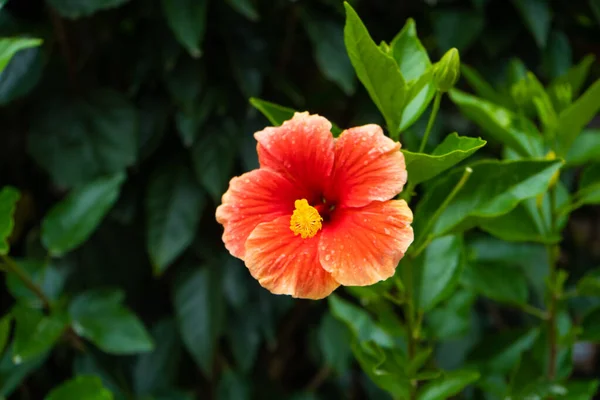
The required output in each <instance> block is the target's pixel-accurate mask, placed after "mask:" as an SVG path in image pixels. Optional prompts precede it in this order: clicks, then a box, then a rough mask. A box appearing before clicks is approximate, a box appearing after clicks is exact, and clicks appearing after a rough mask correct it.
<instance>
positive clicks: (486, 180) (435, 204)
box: [414, 160, 561, 243]
mask: <svg viewBox="0 0 600 400" xmlns="http://www.w3.org/2000/svg"><path fill="white" fill-rule="evenodd" d="M560 166H561V162H560V161H545V160H544V161H542V160H539V161H495V160H484V161H479V162H477V163H474V164H471V166H470V168H471V169H472V170H473V172H472V173H471V175H470V177H469V179H468V180H467V182H466V183H465V185H464V186H463V187H462V188H461V189H460V190H459V191H458V192H457V194H456V196H455V197H454V199H453V200H452V201H451V202H450V203H449V204H448V206H447V207H446V209H445V210H444V211H442V212H441V214H440V216H439V218H438V219H437V221H436V222H435V223H434V225H433V232H432V234H433V235H434V236H441V235H443V234H445V233H447V232H450V231H452V230H462V229H465V228H466V227H467V226H469V225H471V226H473V225H475V224H476V222H477V218H490V217H496V216H500V215H503V214H506V213H507V212H509V211H511V210H512V209H514V208H515V207H516V206H517V204H519V203H520V202H521V201H523V200H525V199H528V198H531V197H535V196H537V195H539V194H541V193H545V192H546V190H547V189H548V185H549V183H550V179H551V178H552V176H553V175H554V173H555V172H556V171H557V170H558V169H559V168H560ZM462 175H463V170H462V169H458V170H456V171H454V172H451V173H449V174H448V176H447V177H446V178H444V179H443V180H442V181H440V182H439V183H438V184H437V185H436V186H434V187H433V188H432V189H431V190H430V191H428V192H427V194H426V195H425V197H424V198H423V200H422V201H421V202H420V203H419V204H418V206H417V209H416V212H415V224H414V229H415V233H416V239H415V243H419V242H420V241H421V240H422V235H423V234H425V233H426V232H424V225H425V224H428V220H429V219H430V218H431V216H432V215H434V214H435V212H436V211H437V210H438V209H439V207H440V206H441V205H442V203H443V202H444V199H445V198H446V196H447V195H448V193H450V192H451V191H452V189H453V188H454V187H455V186H456V184H457V183H458V181H459V180H460V179H461V177H462Z"/></svg>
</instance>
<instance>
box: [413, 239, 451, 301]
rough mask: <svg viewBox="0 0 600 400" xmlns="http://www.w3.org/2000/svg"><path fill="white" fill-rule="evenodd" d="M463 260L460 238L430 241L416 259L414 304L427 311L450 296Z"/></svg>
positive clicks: (414, 267) (414, 266)
mask: <svg viewBox="0 0 600 400" xmlns="http://www.w3.org/2000/svg"><path fill="white" fill-rule="evenodd" d="M462 258H463V241H462V237H460V236H457V235H451V236H443V237H440V238H437V239H435V240H434V241H432V242H431V244H429V246H427V249H426V250H425V251H424V253H423V254H422V255H420V256H419V257H418V258H417V259H416V260H415V262H414V265H413V269H414V270H415V271H416V273H417V274H418V278H417V282H416V288H415V294H416V298H415V302H416V305H417V307H418V308H419V309H421V310H423V311H429V310H431V309H432V308H433V307H435V306H436V305H437V304H439V303H440V302H442V301H443V300H445V299H446V298H447V297H448V296H449V295H450V294H452V292H453V291H454V290H455V289H456V286H457V284H458V279H459V277H460V273H461V271H462V266H463V263H462V261H463V260H462Z"/></svg>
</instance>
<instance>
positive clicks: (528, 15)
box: [513, 0, 552, 48]
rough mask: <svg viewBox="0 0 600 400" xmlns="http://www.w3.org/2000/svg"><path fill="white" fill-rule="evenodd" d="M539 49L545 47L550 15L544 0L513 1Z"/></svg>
mask: <svg viewBox="0 0 600 400" xmlns="http://www.w3.org/2000/svg"><path fill="white" fill-rule="evenodd" d="M513 3H514V4H515V7H516V8H517V10H518V11H519V13H520V14H521V17H522V18H523V21H524V22H525V26H526V27H527V29H529V31H530V32H531V34H532V35H533V38H534V39H535V42H536V44H537V45H538V47H539V48H544V47H546V42H547V41H548V32H549V31H550V23H551V21H552V14H551V12H550V6H549V5H548V2H547V1H546V0H513Z"/></svg>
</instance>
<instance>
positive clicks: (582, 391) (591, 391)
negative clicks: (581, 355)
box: [565, 379, 600, 400]
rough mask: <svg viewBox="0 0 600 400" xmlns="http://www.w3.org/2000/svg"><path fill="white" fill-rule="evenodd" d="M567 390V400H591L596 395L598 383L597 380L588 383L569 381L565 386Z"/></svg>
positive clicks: (599, 383) (599, 382) (599, 384)
mask: <svg viewBox="0 0 600 400" xmlns="http://www.w3.org/2000/svg"><path fill="white" fill-rule="evenodd" d="M565 386H566V389H567V395H566V396H565V398H566V399H567V400H592V399H593V398H594V395H595V394H597V393H598V386H600V381H598V380H597V379H595V380H590V381H575V380H573V381H570V382H567V384H566V385H565Z"/></svg>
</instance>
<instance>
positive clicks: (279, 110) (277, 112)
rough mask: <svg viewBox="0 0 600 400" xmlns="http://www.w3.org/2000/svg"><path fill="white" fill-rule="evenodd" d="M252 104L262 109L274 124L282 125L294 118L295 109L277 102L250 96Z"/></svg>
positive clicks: (259, 109)
mask: <svg viewBox="0 0 600 400" xmlns="http://www.w3.org/2000/svg"><path fill="white" fill-rule="evenodd" d="M250 104H252V105H253V106H254V108H256V109H257V110H258V111H260V112H261V113H262V114H263V115H264V116H265V117H267V119H268V120H269V122H270V123H272V124H273V126H280V125H281V124H283V123H284V122H285V121H287V120H290V119H292V117H293V116H294V113H295V112H296V111H295V110H293V109H291V108H288V107H283V106H280V105H278V104H275V103H271V102H268V101H265V100H261V99H257V98H254V97H252V98H250Z"/></svg>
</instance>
